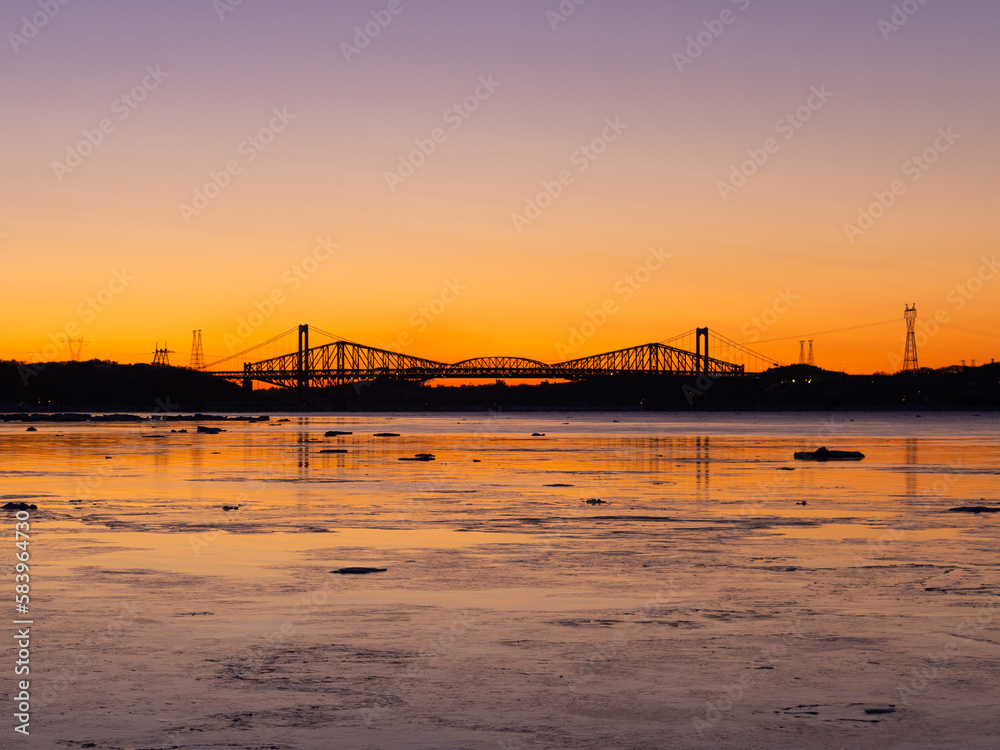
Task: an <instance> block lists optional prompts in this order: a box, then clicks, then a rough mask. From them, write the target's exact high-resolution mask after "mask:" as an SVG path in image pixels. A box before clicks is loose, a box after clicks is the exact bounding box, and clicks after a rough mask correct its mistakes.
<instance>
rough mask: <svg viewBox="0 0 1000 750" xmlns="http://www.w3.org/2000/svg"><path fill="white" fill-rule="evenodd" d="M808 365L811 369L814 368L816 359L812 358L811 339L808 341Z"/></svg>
mask: <svg viewBox="0 0 1000 750" xmlns="http://www.w3.org/2000/svg"><path fill="white" fill-rule="evenodd" d="M808 364H809V365H810V366H812V367H815V366H816V357H814V356H813V342H812V339H809V363H808Z"/></svg>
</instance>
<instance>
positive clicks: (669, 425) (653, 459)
mask: <svg viewBox="0 0 1000 750" xmlns="http://www.w3.org/2000/svg"><path fill="white" fill-rule="evenodd" d="M998 423H1000V419H998V418H997V417H993V416H990V417H981V418H978V419H975V420H971V419H969V418H967V417H965V416H962V415H959V416H952V415H927V416H925V417H924V418H922V419H920V420H915V419H914V418H913V417H912V415H878V416H877V417H875V418H873V417H868V416H865V415H859V414H855V415H833V416H831V415H757V414H754V415H718V416H715V415H713V416H702V415H697V416H671V415H666V416H664V415H646V414H639V415H625V416H623V415H613V418H612V416H611V415H601V414H584V415H575V414H574V415H570V416H567V415H543V416H538V415H529V416H525V415H515V416H508V415H503V416H500V415H491V416H486V417H483V416H468V415H461V414H458V415H419V416H413V415H398V416H397V415H362V414H359V415H337V416H329V415H309V416H295V417H290V418H288V419H287V420H285V421H279V419H278V418H272V420H271V421H270V422H263V423H253V424H250V423H246V422H232V423H228V422H227V423H226V424H225V425H224V427H225V430H226V431H225V432H222V433H220V434H218V435H204V434H197V433H195V432H194V425H191V424H188V423H167V424H162V423H152V424H140V425H135V424H122V425H115V424H42V425H40V426H39V431H38V432H37V433H25V432H24V427H23V425H18V424H12V423H8V424H4V425H2V426H0V452H2V456H3V459H4V460H3V465H2V468H0V477H2V479H3V486H4V490H3V491H4V493H6V494H8V495H15V494H16V495H27V496H33V497H36V498H37V499H36V500H35V501H34V502H37V504H38V505H39V507H40V508H41V510H40V511H39V513H38V514H37V522H38V523H40V524H42V525H43V528H44V524H45V523H49V522H54V521H59V522H70V521H74V522H78V523H79V524H84V525H85V526H87V527H89V528H92V529H113V530H116V532H117V533H119V534H122V533H125V532H134V533H147V534H149V533H150V532H157V533H160V532H163V533H183V534H185V535H188V536H191V535H194V536H196V537H197V536H198V535H206V534H212V533H215V534H222V533H224V534H225V535H226V537H225V538H231V539H232V540H233V541H232V546H231V554H232V556H233V558H234V559H235V558H238V557H240V556H244V557H248V556H252V555H254V554H256V555H257V556H258V557H260V555H262V554H264V553H263V552H262V550H268V549H270V550H272V552H274V554H276V551H280V547H281V544H283V543H284V542H283V541H282V540H283V539H284V537H280V536H278V533H279V532H280V533H286V534H293V533H294V534H299V535H302V534H317V533H327V532H331V531H333V532H336V533H335V534H333V535H329V534H327V535H328V536H330V537H331V538H332V537H337V538H339V539H340V540H341V541H342V542H343V544H344V545H345V546H350V545H349V544H348V543H347V541H346V540H348V539H349V536H348V531H347V530H349V529H357V530H361V529H385V530H390V529H391V530H395V531H392V532H389V531H386V532H384V533H385V534H386V536H385V538H386V540H389V541H387V542H386V543H387V544H390V545H394V546H396V547H399V545H400V544H403V539H404V537H403V536H401V533H402V531H401V530H407V531H413V530H420V529H436V530H439V531H435V532H433V534H432V537H430V538H432V539H434V540H436V541H435V544H437V545H439V546H440V547H442V548H447V547H448V546H449V544H450V542H449V539H453V538H454V537H453V536H452V535H454V534H455V533H456V530H461V531H464V532H469V531H472V532H480V533H492V532H499V533H502V534H507V535H513V534H528V535H531V536H532V537H533V538H535V539H536V540H537V538H538V537H539V536H545V537H546V538H552V539H555V538H557V537H565V536H567V535H573V536H574V537H575V538H583V539H586V538H595V539H596V538H598V537H601V535H604V534H607V533H611V532H610V531H609V529H613V530H614V533H617V534H619V535H632V536H633V537H634V538H635V540H636V541H635V542H634V543H635V544H640V545H641V544H644V543H647V542H648V543H652V542H653V541H654V540H655V539H656V538H657V534H659V533H660V532H659V531H656V530H655V529H654V525H653V524H651V523H650V522H649V519H658V520H659V521H660V527H662V528H666V526H665V524H667V522H668V521H669V523H674V524H678V525H683V524H685V523H687V524H690V523H695V522H704V523H709V522H711V523H714V524H723V523H735V522H741V523H746V522H747V521H748V520H749V519H774V520H775V522H776V523H777V522H780V523H796V522H799V523H803V524H814V525H815V524H820V523H823V522H824V521H829V520H831V519H849V520H850V521H851V522H852V523H854V524H862V526H859V527H857V529H862V528H865V527H866V526H865V525H867V526H870V527H872V528H879V527H897V526H900V525H903V524H906V525H908V526H913V525H914V524H926V525H928V527H929V528H931V527H933V526H934V525H935V524H936V526H937V527H942V528H944V527H948V528H951V527H955V526H960V525H963V524H969V523H972V522H973V521H970V519H968V518H955V517H954V514H951V515H947V514H946V515H945V516H944V517H943V518H942V517H941V516H938V515H934V516H933V517H932V516H930V515H928V514H930V513H933V514H937V513H939V512H941V511H943V510H946V509H947V508H948V507H949V506H951V505H956V504H962V503H965V502H969V501H975V502H979V499H980V498H987V499H990V500H995V499H996V497H997V480H998V473H997V471H998V470H997V467H998V465H1000V460H998V459H1000V438H998V431H997V429H996V428H997V426H998ZM172 429H173V430H184V429H187V430H188V431H187V432H180V431H177V432H172ZM328 430H340V431H345V432H350V433H351V434H346V435H339V436H336V437H329V438H327V437H325V433H326V431H328ZM379 432H392V433H398V434H399V437H381V438H379V437H374V434H375V433H379ZM536 432H537V433H544V437H534V436H533V433H536ZM818 445H826V446H827V447H829V448H843V449H852V450H861V451H863V452H864V453H865V454H866V456H867V458H866V459H865V460H864V461H862V462H859V463H843V464H838V463H825V464H815V463H810V462H800V461H794V460H792V454H793V452H794V451H796V450H802V449H810V448H815V447H817V446H818ZM332 450H337V451H342V452H337V453H333V452H323V451H332ZM415 453H433V454H435V455H436V456H437V460H436V461H433V462H427V463H419V462H408V461H400V460H399V459H400V458H405V457H409V456H413V455H414V454H415ZM901 459H902V460H901ZM588 498H599V499H601V500H603V501H604V503H603V504H595V505H588V504H586V503H584V500H585V499H588ZM224 506H239V507H238V508H236V509H231V510H223V507H224ZM630 519H632V520H630ZM699 519H701V521H699ZM705 519H710V521H705ZM73 528H76V527H72V528H71V527H70V526H67V525H65V523H63V525H62V526H60V527H58V528H57V527H55V526H53V527H52V530H51V532H50V533H51V534H52V535H53V536H57V535H70V534H78V533H80V532H79V530H78V529H77V530H75V531H74V530H73ZM657 528H659V527H657ZM677 528H678V529H679V528H680V526H677ZM747 528H749V527H747ZM857 529H855V530H857ZM359 533H360V532H359ZM672 533H678V532H677V531H676V529H675V531H674V532H672ZM786 533H789V534H790V535H791V536H794V537H796V538H824V539H831V540H832V539H836V538H838V535H841V537H842V536H843V534H844V533H845V530H844V529H842V528H840V527H833V526H831V525H827V526H826V527H824V528H823V530H817V529H814V528H811V529H805V530H802V529H800V530H798V531H795V532H794V533H792V532H786ZM859 533H860V532H859ZM864 533H867V532H864ZM241 534H242V535H261V534H269V535H271V536H270V537H268V538H266V539H264V540H263V541H259V540H258V541H256V542H254V544H256V547H253V545H251V546H246V544H249V542H247V543H246V544H244V542H245V540H243V539H239V535H241ZM862 535H863V534H862ZM622 538H624V537H622ZM156 540H160V541H163V540H162V538H161V537H159V536H156V535H155V534H153V535H150V536H149V538H148V540H147V543H146V544H143V545H140V544H138V543H137V542H135V541H134V540H132V541H127V540H125V538H124V537H121V538H120V539H119V541H118V542H117V544H119V545H124V546H133V545H134V546H136V547H141V548H142V549H143V550H146V551H145V552H143V554H145V555H147V556H150V557H155V554H154V553H152V552H150V551H149V550H150V549H152V548H161V549H162V548H164V545H163V544H161V545H160V547H157V544H159V542H157V544H153V542H155V541H156ZM393 540H395V541H393ZM643 540H646V541H645V542H644V541H643ZM126 541H127V543H126ZM300 541H301V540H300ZM509 541H514V539H513V538H511V539H510V540H509ZM184 543H185V542H183V541H182V542H181V543H180V545H179V546H178V548H183V545H184ZM462 543H463V544H464V545H467V546H468V545H471V544H473V543H474V540H473V537H471V536H466V538H465V539H464V540H463V542H462ZM164 544H165V542H164ZM150 545H152V547H151V546H150ZM370 546H371V547H372V548H377V547H379V545H378V544H375V543H374V542H373V543H372V544H371V545H370ZM216 549H223V547H222V546H218V547H216ZM253 550H256V552H254V551H253ZM175 551H176V550H175ZM177 554H180V552H177ZM206 554H208V553H206ZM219 564H220V565H222V562H221V561H220V562H219Z"/></svg>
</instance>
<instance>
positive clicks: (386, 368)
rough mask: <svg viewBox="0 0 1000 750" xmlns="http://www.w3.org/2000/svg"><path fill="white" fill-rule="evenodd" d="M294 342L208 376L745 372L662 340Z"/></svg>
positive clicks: (323, 378) (317, 379)
mask: <svg viewBox="0 0 1000 750" xmlns="http://www.w3.org/2000/svg"><path fill="white" fill-rule="evenodd" d="M299 344H300V350H299V351H297V352H292V353H290V354H284V355H281V356H279V357H272V358H270V359H265V360H261V361H259V362H246V363H245V364H244V366H243V370H232V371H216V372H214V373H213V374H214V375H217V376H219V377H223V378H226V379H228V380H236V381H240V382H242V383H243V384H244V386H245V387H250V386H251V384H252V383H253V382H254V381H256V382H258V383H268V384H271V385H277V386H282V387H285V388H328V387H331V386H338V385H344V384H347V383H359V382H366V381H374V380H397V381H408V382H426V381H428V380H437V379H443V378H465V379H474V378H509V379H518V378H521V379H526V380H588V379H592V378H600V377H613V376H623V375H691V376H697V375H701V374H707V375H711V376H715V377H718V376H726V375H731V376H736V375H743V374H744V367H743V365H735V364H731V363H729V362H724V361H722V360H719V359H714V358H712V357H709V356H708V355H707V354H704V353H700V352H699V353H693V352H689V351H685V350H683V349H677V348H674V347H672V346H667V345H666V344H644V345H642V346H635V347H631V348H629V349H620V350H618V351H614V352H607V353H605V354H597V355H594V356H591V357H582V358H580V359H572V360H569V361H567V362H559V363H556V364H545V363H544V362H538V361H536V360H532V359H524V358H522V357H479V358H476V359H467V360H464V361H462V362H456V363H454V364H447V363H444V362H435V361H433V360H430V359H423V358H420V357H413V356H410V355H407V354H400V353H398V352H390V351H386V350H385V349H376V348H374V347H371V346H364V345H363V344H355V343H352V342H350V341H335V342H332V343H329V344H324V345H323V346H317V347H313V348H309V346H308V336H307V335H305V336H303V335H300V338H299ZM699 348H700V347H699ZM706 351H707V347H706Z"/></svg>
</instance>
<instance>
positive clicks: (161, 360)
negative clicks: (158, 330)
mask: <svg viewBox="0 0 1000 750" xmlns="http://www.w3.org/2000/svg"><path fill="white" fill-rule="evenodd" d="M155 349H156V351H155V353H154V354H153V365H154V366H155V367H170V355H171V354H176V353H177V352H175V351H173V350H172V349H168V348H167V342H165V341H164V342H163V348H162V349H161V348H160V345H159V343H157V344H156V347H155Z"/></svg>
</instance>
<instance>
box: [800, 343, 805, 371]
mask: <svg viewBox="0 0 1000 750" xmlns="http://www.w3.org/2000/svg"><path fill="white" fill-rule="evenodd" d="M805 363H806V342H805V341H804V340H803V341H800V342H799V364H800V365H804V364H805Z"/></svg>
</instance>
